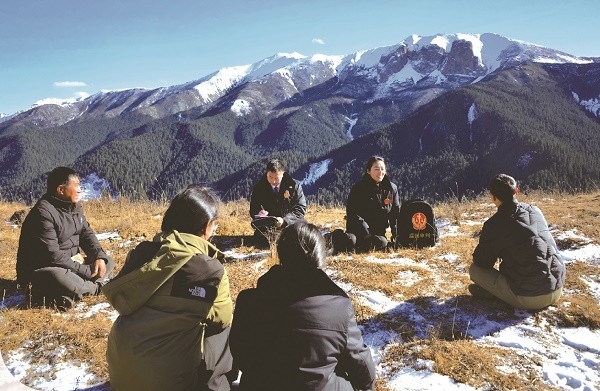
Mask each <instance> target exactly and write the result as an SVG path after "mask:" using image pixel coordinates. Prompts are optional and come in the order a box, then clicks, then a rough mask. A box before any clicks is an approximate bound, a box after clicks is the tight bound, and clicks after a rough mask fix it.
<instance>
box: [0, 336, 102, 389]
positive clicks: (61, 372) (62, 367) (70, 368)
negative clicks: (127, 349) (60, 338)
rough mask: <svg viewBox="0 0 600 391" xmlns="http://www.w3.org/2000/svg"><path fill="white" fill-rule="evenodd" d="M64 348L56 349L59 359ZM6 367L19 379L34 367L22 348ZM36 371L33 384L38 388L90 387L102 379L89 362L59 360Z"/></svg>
mask: <svg viewBox="0 0 600 391" xmlns="http://www.w3.org/2000/svg"><path fill="white" fill-rule="evenodd" d="M64 353H65V352H64V349H61V348H60V347H59V348H57V349H55V351H54V352H53V355H54V356H55V357H56V358H57V359H59V358H60V357H62V356H64ZM6 367H7V368H8V370H9V371H10V372H11V373H12V374H13V376H14V377H15V378H16V379H17V380H21V379H22V378H24V377H25V376H26V375H27V371H28V370H30V369H31V368H32V367H31V365H30V362H29V359H28V355H27V352H26V351H24V350H23V349H20V350H19V351H17V352H16V353H15V354H13V355H11V356H10V357H9V358H8V360H7V362H6ZM34 372H36V373H38V374H39V376H38V377H37V378H36V380H35V381H34V382H33V383H32V384H31V385H32V387H34V389H36V390H44V391H45V390H53V391H54V390H57V391H59V390H65V391H66V390H79V389H90V387H91V386H94V385H96V384H98V383H99V382H100V381H101V379H99V378H98V377H97V376H96V375H94V371H91V370H90V368H89V367H88V366H87V364H79V365H75V364H72V363H66V362H57V363H56V364H54V365H53V366H52V368H50V367H49V366H47V365H42V366H38V367H35V368H34ZM47 373H52V376H44V374H47ZM94 389H96V390H109V387H108V386H106V387H102V386H99V387H95V388H94Z"/></svg>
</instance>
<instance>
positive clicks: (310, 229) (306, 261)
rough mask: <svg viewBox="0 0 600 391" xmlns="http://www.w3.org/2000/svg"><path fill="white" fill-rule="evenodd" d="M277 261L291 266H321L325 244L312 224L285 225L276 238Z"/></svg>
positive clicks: (319, 232) (323, 259)
mask: <svg viewBox="0 0 600 391" xmlns="http://www.w3.org/2000/svg"><path fill="white" fill-rule="evenodd" d="M277 255H278V257H279V263H281V265H283V266H291V267H307V266H312V267H318V268H320V267H323V266H325V258H326V257H327V244H326V243H325V238H323V235H322V234H321V231H319V229H318V228H317V227H316V226H314V225H313V224H310V223H306V222H298V223H295V224H292V225H288V226H287V227H285V228H284V229H283V230H282V231H281V234H280V235H279V239H277Z"/></svg>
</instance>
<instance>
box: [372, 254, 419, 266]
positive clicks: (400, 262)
mask: <svg viewBox="0 0 600 391" xmlns="http://www.w3.org/2000/svg"><path fill="white" fill-rule="evenodd" d="M365 259H366V260H367V261H369V262H372V263H379V264H387V265H392V266H419V267H422V265H421V264H419V263H417V262H416V261H415V260H413V259H410V258H394V257H393V254H392V257H391V258H377V257H373V256H368V257H366V258H365Z"/></svg>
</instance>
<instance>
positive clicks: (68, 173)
mask: <svg viewBox="0 0 600 391" xmlns="http://www.w3.org/2000/svg"><path fill="white" fill-rule="evenodd" d="M72 177H78V175H77V173H76V172H75V170H73V169H72V168H69V167H56V168H55V169H54V170H52V171H50V174H48V179H47V180H46V191H47V192H48V193H49V194H54V193H56V188H57V187H58V186H60V185H66V184H68V183H69V181H70V180H71V178H72Z"/></svg>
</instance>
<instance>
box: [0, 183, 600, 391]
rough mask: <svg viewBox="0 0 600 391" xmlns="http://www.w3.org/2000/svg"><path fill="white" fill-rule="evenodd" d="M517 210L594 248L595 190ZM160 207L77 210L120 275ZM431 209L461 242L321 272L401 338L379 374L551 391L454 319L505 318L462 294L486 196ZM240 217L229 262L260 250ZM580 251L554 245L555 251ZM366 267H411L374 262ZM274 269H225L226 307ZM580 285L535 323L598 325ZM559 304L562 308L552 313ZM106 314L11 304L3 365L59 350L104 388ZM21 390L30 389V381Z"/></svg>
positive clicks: (573, 278)
mask: <svg viewBox="0 0 600 391" xmlns="http://www.w3.org/2000/svg"><path fill="white" fill-rule="evenodd" d="M520 201H524V202H528V203H532V204H534V205H537V206H539V207H540V208H541V209H542V211H543V212H544V214H545V216H546V219H547V220H548V222H549V224H550V225H551V228H552V229H553V230H555V231H556V232H565V231H569V230H576V232H577V233H578V234H580V235H582V236H585V237H587V238H589V239H591V240H592V241H593V242H594V243H600V224H599V217H600V193H598V192H596V193H589V194H575V195H569V194H560V193H551V194H550V193H532V194H528V195H523V196H521V197H520ZM166 207H167V205H166V204H164V203H152V202H130V201H129V200H127V199H119V200H116V201H112V200H107V199H102V200H98V201H90V202H86V203H85V204H84V208H85V213H86V216H87V217H88V220H89V221H90V223H91V225H92V227H93V228H94V230H95V231H96V232H98V233H102V232H117V233H118V235H119V238H113V239H109V240H104V241H102V245H103V247H104V249H105V250H108V251H109V252H110V253H111V255H112V257H113V258H114V259H115V261H116V262H117V272H118V270H119V269H120V268H121V266H122V264H123V261H124V259H125V256H126V254H127V252H128V251H129V250H131V249H132V248H133V247H134V246H135V245H136V244H137V243H139V242H140V241H141V240H145V239H150V238H152V236H153V235H154V234H155V233H156V232H157V231H158V230H159V227H160V222H161V218H162V213H163V212H164V211H165V209H166ZM22 209H27V208H26V206H25V205H22V204H18V203H5V202H0V218H2V219H3V220H4V219H8V218H9V217H11V215H12V214H13V213H14V212H16V211H18V210H22ZM434 210H435V214H436V217H437V218H440V219H445V220H446V221H447V222H448V223H449V224H451V225H456V226H458V230H459V232H460V234H459V235H446V236H444V238H443V240H441V241H440V243H439V244H438V245H437V246H435V247H434V248H428V249H421V250H415V249H401V250H398V251H396V252H394V253H373V254H366V255H357V254H348V255H339V256H332V257H329V259H328V269H329V270H330V271H331V273H332V274H333V275H334V278H335V279H336V280H337V281H340V282H341V283H344V284H348V286H351V287H353V289H352V290H351V291H350V295H351V297H353V300H354V302H355V306H356V313H357V316H358V318H359V321H360V322H361V323H362V324H363V325H365V327H369V325H373V324H376V323H377V324H384V325H385V327H386V328H387V329H389V330H391V331H393V332H394V333H397V335H398V336H399V338H398V341H396V343H394V344H391V345H390V346H388V347H387V348H386V349H385V351H384V354H383V355H382V359H381V360H382V365H383V366H384V367H385V368H386V369H387V373H389V374H393V373H394V372H395V371H397V370H398V369H399V368H400V367H402V366H406V365H412V366H418V365H419V364H418V363H419V362H421V361H420V360H423V359H424V360H431V361H433V363H434V370H435V371H436V372H438V373H441V374H444V375H447V376H449V377H451V378H452V379H454V380H456V381H458V382H462V383H466V384H469V385H471V386H474V387H478V388H484V389H551V387H550V386H548V385H546V384H544V383H543V381H542V379H541V378H540V375H539V371H536V370H535V367H536V362H535V359H532V358H527V357H523V356H518V355H515V354H514V353H513V352H511V351H510V350H507V349H503V348H500V347H486V346H482V345H481V344H478V343H475V342H474V341H473V340H472V339H471V338H469V337H468V336H467V330H468V328H469V322H470V321H469V320H468V317H466V316H465V317H461V316H460V314H468V315H469V316H470V317H474V316H477V315H478V314H486V316H487V315H489V314H492V315H491V316H493V317H496V318H497V319H498V320H510V319H511V317H514V314H513V312H512V311H510V310H509V309H508V308H507V306H505V305H503V304H501V303H496V302H489V301H485V302H483V301H478V300H473V299H472V298H471V297H470V296H469V294H468V291H467V285H468V284H469V283H470V281H469V278H468V273H467V270H468V267H469V265H470V263H471V254H472V252H473V249H474V248H475V246H476V244H477V233H478V232H479V230H480V229H481V224H482V223H483V221H484V220H485V219H486V218H488V217H489V216H491V215H492V214H493V213H494V211H495V208H494V207H493V205H492V204H491V202H490V201H489V200H488V199H487V198H484V197H479V198H476V199H470V200H462V201H461V202H459V201H458V200H449V201H448V202H444V203H439V204H437V205H434ZM247 211H248V203H247V202H246V201H238V202H231V203H228V204H226V205H223V208H222V210H221V214H220V216H221V217H220V219H219V220H220V221H219V232H218V234H219V235H220V236H222V237H223V238H234V239H232V241H231V243H235V244H234V245H233V247H234V248H233V250H235V252H236V253H242V254H251V253H254V252H256V251H257V250H256V249H254V248H253V247H251V246H248V245H247V243H243V240H244V238H243V236H244V235H250V234H251V233H252V230H251V228H250V226H249V221H248V219H249V216H248V212H247ZM307 219H308V220H309V221H310V222H313V223H315V224H317V225H319V226H322V227H324V228H329V229H335V228H337V227H343V226H344V210H343V209H342V208H326V207H322V206H315V205H311V206H310V207H309V209H308V213H307ZM19 233H20V229H19V227H18V226H17V227H15V226H12V225H10V224H9V223H2V224H0V294H2V297H3V298H8V297H13V296H15V295H17V294H18V293H19V292H21V290H20V287H17V284H16V281H15V280H16V273H15V257H16V252H17V244H18V238H19ZM570 240H572V239H570ZM580 244H581V243H573V242H569V241H568V240H563V241H559V246H561V248H569V247H571V246H577V245H580ZM374 258H375V259H386V258H393V259H396V260H403V259H409V260H411V261H410V262H397V263H394V262H387V263H386V262H373V259H374ZM275 262H276V259H275V257H269V258H268V259H267V260H266V262H260V261H256V260H240V261H232V262H229V263H227V264H226V268H227V270H228V273H229V276H230V283H231V289H232V296H233V298H234V300H235V298H236V297H237V294H238V293H239V291H240V290H242V289H245V288H248V287H251V286H254V284H255V282H256V279H257V278H258V277H259V276H260V275H261V274H262V273H264V272H265V271H266V269H267V268H268V267H269V266H270V265H272V264H274V263H275ZM585 279H588V280H592V281H595V282H600V269H599V265H598V264H591V263H586V262H580V261H575V262H572V263H570V264H569V267H568V279H567V284H566V288H565V293H564V296H563V298H562V299H561V301H560V302H559V303H558V304H557V306H556V307H555V308H553V309H552V310H546V311H541V312H539V313H536V314H535V315H534V316H535V319H536V321H539V322H540V323H542V322H543V323H544V324H547V325H548V327H556V326H561V327H577V326H585V327H589V328H590V329H598V328H600V305H599V303H598V299H597V298H596V297H595V296H594V294H593V293H592V292H590V289H589V286H588V285H587V284H586V283H585V282H584V280H585ZM365 290H369V291H378V292H381V293H383V294H384V295H385V296H387V297H388V298H390V299H392V300H394V301H397V302H401V303H403V305H404V306H407V307H406V308H410V309H411V311H413V312H414V311H416V312H418V314H420V316H423V317H424V319H426V320H427V322H425V323H427V327H424V326H423V325H421V324H420V323H416V322H415V321H414V320H412V319H410V317H409V315H408V312H407V311H406V312H404V311H402V308H400V309H399V310H397V311H388V312H384V313H377V311H374V310H373V309H372V308H370V307H368V306H366V305H364V302H362V301H361V300H359V298H358V297H354V296H353V291H365ZM566 301H568V302H569V303H570V304H569V305H561V303H563V302H566ZM85 302H86V303H87V304H90V305H91V304H95V303H101V302H104V299H103V297H91V298H86V299H85ZM440 303H442V304H440ZM408 306H410V307H408ZM457 313H458V314H459V315H458V316H457ZM113 315H114V314H112V313H111V312H110V311H99V312H97V313H95V314H86V315H83V314H81V313H78V312H76V311H70V312H67V313H57V312H56V311H55V310H53V309H44V308H26V307H23V308H14V307H9V308H8V309H4V310H1V312H0V329H1V330H2V333H1V335H0V351H1V352H2V354H3V358H4V360H5V361H6V359H7V356H8V355H10V354H13V353H14V352H15V351H17V350H18V349H23V350H25V351H28V352H30V353H31V352H34V353H31V356H32V361H33V363H37V364H39V365H53V363H54V362H55V360H56V352H57V351H60V352H61V357H62V359H63V360H69V361H73V362H78V361H79V362H83V363H86V364H87V365H88V366H89V367H90V368H92V371H93V372H94V373H96V375H97V376H98V377H99V378H101V379H108V371H107V366H106V361H105V350H106V339H107V335H108V332H109V330H110V327H111V324H112V322H113V320H114V319H113ZM422 326H423V327H422ZM500 363H504V365H513V366H514V367H515V368H519V371H518V375H515V374H507V373H505V372H503V371H501V370H499V369H498V365H499V364H500ZM507 363H508V364H507ZM31 376H33V375H31ZM50 376H51V375H50ZM24 382H25V383H27V382H28V378H27V377H26V378H25V379H24ZM386 384H387V381H386V379H385V378H382V379H379V380H378V383H377V390H380V391H382V390H387V389H388V387H387V385H386Z"/></svg>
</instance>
